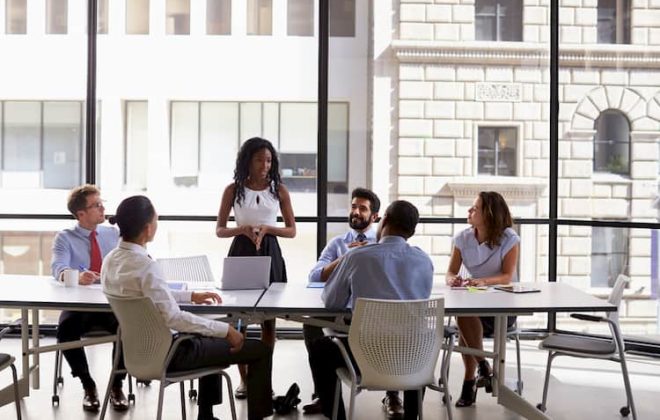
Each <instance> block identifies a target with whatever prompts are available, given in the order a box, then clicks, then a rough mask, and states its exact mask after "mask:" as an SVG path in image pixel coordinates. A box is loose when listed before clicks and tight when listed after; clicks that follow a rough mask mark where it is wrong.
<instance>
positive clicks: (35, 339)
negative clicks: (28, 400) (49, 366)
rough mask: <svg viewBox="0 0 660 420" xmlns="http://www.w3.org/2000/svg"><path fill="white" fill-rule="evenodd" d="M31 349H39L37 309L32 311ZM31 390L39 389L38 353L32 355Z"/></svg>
mask: <svg viewBox="0 0 660 420" xmlns="http://www.w3.org/2000/svg"><path fill="white" fill-rule="evenodd" d="M32 348H33V349H35V350H37V349H39V309H33V310H32ZM32 366H33V367H34V369H33V370H32V388H33V389H39V386H40V383H39V377H40V374H39V352H38V351H35V352H34V353H32Z"/></svg>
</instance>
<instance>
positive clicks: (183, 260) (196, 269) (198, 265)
mask: <svg viewBox="0 0 660 420" xmlns="http://www.w3.org/2000/svg"><path fill="white" fill-rule="evenodd" d="M158 264H160V267H161V270H163V274H164V275H165V279H166V280H168V281H183V282H186V283H188V284H194V283H198V284H204V283H206V284H213V283H214V281H215V280H214V279H213V272H212V271H211V265H210V264H209V259H208V258H207V257H206V255H195V256H191V257H172V258H159V259H158ZM188 398H190V399H191V400H194V399H196V398H197V390H196V389H195V385H194V383H193V381H190V390H189V391H188Z"/></svg>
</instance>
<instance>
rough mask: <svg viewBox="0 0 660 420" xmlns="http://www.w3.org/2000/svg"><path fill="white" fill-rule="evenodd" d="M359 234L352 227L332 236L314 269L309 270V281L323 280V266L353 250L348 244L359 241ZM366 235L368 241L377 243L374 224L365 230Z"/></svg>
mask: <svg viewBox="0 0 660 420" xmlns="http://www.w3.org/2000/svg"><path fill="white" fill-rule="evenodd" d="M357 236H358V232H357V231H356V230H354V229H351V230H349V231H348V232H346V233H345V234H344V235H338V236H335V237H334V238H332V239H331V240H330V242H328V243H327V244H326V245H325V248H323V252H321V256H320V257H319V260H318V261H317V262H316V265H315V266H314V268H312V271H310V272H309V281H310V282H319V281H322V280H321V272H322V271H323V267H325V266H326V265H328V264H330V263H331V262H333V261H334V260H336V259H337V258H339V257H341V256H342V255H344V254H346V253H347V252H348V251H351V250H353V248H349V247H348V246H349V245H350V244H352V243H353V242H355V241H357ZM364 236H366V237H367V242H368V243H370V244H374V243H376V229H374V226H373V224H372V225H371V226H370V227H369V229H367V230H366V231H365V232H364Z"/></svg>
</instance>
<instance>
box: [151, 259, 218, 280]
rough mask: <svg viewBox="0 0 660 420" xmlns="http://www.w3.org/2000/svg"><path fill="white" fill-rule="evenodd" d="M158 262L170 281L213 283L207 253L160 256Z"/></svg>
mask: <svg viewBox="0 0 660 420" xmlns="http://www.w3.org/2000/svg"><path fill="white" fill-rule="evenodd" d="M158 264H159V265H160V268H161V270H163V275H164V276H165V279H166V280H168V281H185V282H186V283H213V282H214V279H213V272H211V265H210V264H209V259H208V258H207V257H206V255H196V256H192V257H176V258H159V259H158Z"/></svg>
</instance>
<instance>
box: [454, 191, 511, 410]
mask: <svg viewBox="0 0 660 420" xmlns="http://www.w3.org/2000/svg"><path fill="white" fill-rule="evenodd" d="M467 222H468V223H469V224H470V225H471V227H470V228H468V229H465V230H463V231H461V232H459V233H458V234H457V235H456V236H455V237H454V248H453V250H452V253H451V259H450V260H449V269H448V270H447V276H446V279H447V284H448V285H450V286H494V285H497V284H508V283H510V282H512V281H516V264H517V262H518V254H519V252H520V245H519V243H520V237H519V236H518V235H517V234H516V232H515V231H514V230H513V229H512V228H511V226H513V219H512V217H511V212H510V211H509V207H508V206H507V204H506V201H504V197H502V196H501V195H500V194H499V193H497V192H494V191H488V192H483V191H482V192H480V193H479V196H477V198H476V199H475V200H474V203H473V204H472V207H470V208H469V209H468V216H467ZM461 266H463V268H464V270H465V271H467V276H466V278H463V277H462V276H461V275H459V272H461ZM456 322H457V324H458V329H459V331H460V344H461V346H467V347H472V348H474V349H479V350H483V334H484V331H488V330H489V332H490V333H491V334H492V333H493V318H492V317H481V318H480V317H476V316H462V317H458V318H457V320H456ZM509 322H511V323H513V322H515V318H513V317H511V318H510V319H509ZM462 356H463V364H464V365H465V376H464V377H463V387H462V390H461V397H460V398H459V399H458V401H457V402H456V406H457V407H468V406H470V405H472V404H473V403H474V402H475V401H476V398H477V387H486V391H487V392H490V390H491V386H492V385H491V381H492V376H493V373H492V369H491V368H490V365H489V364H488V361H486V359H484V358H483V357H479V356H471V355H468V354H463V355H462ZM477 368H478V369H477ZM475 373H477V376H476V378H475Z"/></svg>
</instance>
